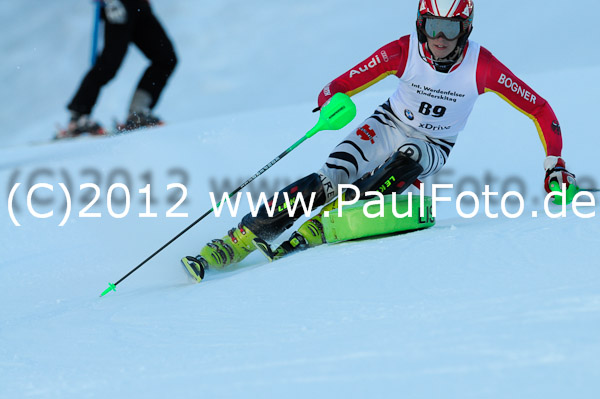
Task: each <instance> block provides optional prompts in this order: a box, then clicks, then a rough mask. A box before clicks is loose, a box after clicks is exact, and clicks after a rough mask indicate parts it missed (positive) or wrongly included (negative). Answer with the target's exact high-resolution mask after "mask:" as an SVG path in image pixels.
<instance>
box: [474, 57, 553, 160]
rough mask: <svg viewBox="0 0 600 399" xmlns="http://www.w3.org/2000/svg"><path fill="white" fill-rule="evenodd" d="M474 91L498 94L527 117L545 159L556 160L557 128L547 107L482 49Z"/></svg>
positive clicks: (536, 95)
mask: <svg viewBox="0 0 600 399" xmlns="http://www.w3.org/2000/svg"><path fill="white" fill-rule="evenodd" d="M477 88H478V90H479V94H483V93H487V92H490V91H491V92H494V93H496V94H498V95H499V96H500V97H502V98H503V99H504V100H505V101H506V102H508V103H509V104H510V105H512V106H513V107H515V108H516V109H518V110H519V111H521V112H522V113H524V114H525V115H527V116H528V117H529V118H530V119H531V120H533V122H534V123H535V126H536V128H537V131H538V134H539V136H540V140H541V141H542V145H543V146H544V150H545V151H546V156H557V157H560V154H561V151H562V137H561V131H560V125H559V123H558V120H557V119H556V116H555V115H554V111H553V110H552V108H551V107H550V104H548V102H547V101H546V100H544V99H543V98H542V97H541V96H540V95H539V94H537V93H536V92H535V91H533V89H531V88H530V87H529V86H527V85H526V84H525V83H524V82H523V81H522V80H521V79H519V78H517V77H516V76H515V74H514V73H512V72H511V71H510V70H509V69H508V68H507V67H506V66H504V65H503V64H502V63H501V62H500V61H498V60H497V59H496V57H494V56H493V55H492V53H490V52H489V51H488V50H486V49H485V48H483V47H482V48H481V52H480V55H479V61H478V63H477Z"/></svg>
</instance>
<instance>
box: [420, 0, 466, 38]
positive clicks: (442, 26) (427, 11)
mask: <svg viewBox="0 0 600 399" xmlns="http://www.w3.org/2000/svg"><path fill="white" fill-rule="evenodd" d="M473 9H474V5H473V0H419V12H418V13H417V34H418V36H419V41H420V42H421V43H425V42H426V41H427V37H436V36H437V35H439V34H443V35H444V36H446V38H447V39H449V40H453V39H455V38H457V37H458V38H459V43H458V45H459V46H460V47H463V46H464V44H465V43H466V42H467V39H468V37H469V35H470V34H471V31H472V30H473ZM428 19H430V20H431V23H430V26H427V20H428ZM448 20H449V21H456V22H459V23H454V25H453V24H452V23H449V21H448Z"/></svg>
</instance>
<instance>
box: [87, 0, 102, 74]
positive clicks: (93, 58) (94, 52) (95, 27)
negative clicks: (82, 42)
mask: <svg viewBox="0 0 600 399" xmlns="http://www.w3.org/2000/svg"><path fill="white" fill-rule="evenodd" d="M93 1H94V2H95V3H96V7H95V8H94V24H93V28H92V51H91V56H90V60H91V62H92V66H94V64H96V57H97V56H98V31H99V30H100V10H101V9H102V0H93Z"/></svg>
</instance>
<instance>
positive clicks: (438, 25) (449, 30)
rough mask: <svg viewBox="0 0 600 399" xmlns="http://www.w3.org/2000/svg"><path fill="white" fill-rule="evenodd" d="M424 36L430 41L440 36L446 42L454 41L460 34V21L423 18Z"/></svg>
mask: <svg viewBox="0 0 600 399" xmlns="http://www.w3.org/2000/svg"><path fill="white" fill-rule="evenodd" d="M424 22H425V34H426V35H427V37H428V38H430V39H435V38H436V37H438V36H440V35H444V37H445V38H446V39H448V40H454V39H456V38H457V37H458V36H460V34H461V25H462V22H461V21H457V20H456V19H446V18H444V19H442V18H425V21H424Z"/></svg>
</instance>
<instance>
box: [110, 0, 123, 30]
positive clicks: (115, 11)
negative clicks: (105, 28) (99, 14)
mask: <svg viewBox="0 0 600 399" xmlns="http://www.w3.org/2000/svg"><path fill="white" fill-rule="evenodd" d="M104 4H105V6H104V13H105V14H106V19H107V21H108V22H110V23H111V24H119V25H122V24H124V23H125V22H127V10H126V9H125V6H123V3H121V2H120V1H119V0H104Z"/></svg>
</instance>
